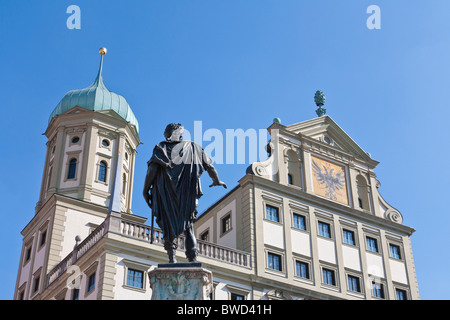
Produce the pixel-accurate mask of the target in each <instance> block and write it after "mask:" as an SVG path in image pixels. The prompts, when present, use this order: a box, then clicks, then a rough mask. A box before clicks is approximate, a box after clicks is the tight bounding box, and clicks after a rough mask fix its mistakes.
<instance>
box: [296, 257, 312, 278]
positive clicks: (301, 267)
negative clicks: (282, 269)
mask: <svg viewBox="0 0 450 320" xmlns="http://www.w3.org/2000/svg"><path fill="white" fill-rule="evenodd" d="M295 275H296V276H297V277H300V278H304V279H309V265H308V264H307V263H306V262H302V261H295Z"/></svg>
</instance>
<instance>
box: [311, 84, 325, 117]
mask: <svg viewBox="0 0 450 320" xmlns="http://www.w3.org/2000/svg"><path fill="white" fill-rule="evenodd" d="M314 102H315V103H316V106H318V107H319V108H318V109H317V110H316V114H317V116H318V117H321V116H323V115H324V114H325V113H327V109H325V108H322V106H323V105H324V104H325V95H324V94H323V92H322V91H320V90H317V91H316V94H315V95H314Z"/></svg>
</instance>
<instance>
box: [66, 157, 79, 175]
mask: <svg viewBox="0 0 450 320" xmlns="http://www.w3.org/2000/svg"><path fill="white" fill-rule="evenodd" d="M76 171H77V159H75V158H72V159H70V162H69V172H68V173H67V179H75V173H76Z"/></svg>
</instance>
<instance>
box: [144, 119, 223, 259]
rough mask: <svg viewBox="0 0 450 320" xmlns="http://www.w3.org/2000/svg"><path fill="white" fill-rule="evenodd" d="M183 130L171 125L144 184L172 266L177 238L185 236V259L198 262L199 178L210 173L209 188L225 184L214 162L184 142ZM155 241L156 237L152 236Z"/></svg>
mask: <svg viewBox="0 0 450 320" xmlns="http://www.w3.org/2000/svg"><path fill="white" fill-rule="evenodd" d="M183 132H184V128H183V126H182V125H181V124H179V123H171V124H169V125H168V126H167V127H166V130H165V131H164V137H165V138H166V141H162V142H160V143H159V144H157V145H156V146H155V148H154V149H153V155H152V157H151V158H150V160H149V161H148V162H147V165H148V170H147V176H146V177H145V183H144V198H145V201H146V203H147V204H148V206H149V207H150V208H151V210H152V225H153V220H154V219H153V217H155V218H156V223H157V224H158V225H159V226H160V227H161V229H162V231H163V237H164V248H165V249H166V251H167V254H168V256H169V263H175V262H176V259H175V252H176V249H177V238H178V237H179V236H180V235H181V234H182V233H184V236H185V249H186V257H187V259H188V260H189V262H196V261H197V255H198V249H197V240H196V238H195V235H194V231H193V223H194V221H195V219H196V215H197V205H198V199H199V198H200V197H201V196H202V195H203V193H202V190H201V186H200V176H201V175H202V173H203V172H204V171H206V172H208V174H209V176H210V177H211V179H212V180H213V183H212V184H211V185H210V187H213V186H223V187H225V188H226V187H227V186H226V184H225V183H224V182H222V181H220V180H219V177H218V175H217V171H216V169H215V168H214V167H213V165H212V161H211V159H210V158H209V157H208V156H207V154H206V153H205V151H204V150H203V148H202V147H200V146H199V145H198V144H196V143H194V142H192V141H183V140H182V136H183ZM151 237H152V239H153V235H151Z"/></svg>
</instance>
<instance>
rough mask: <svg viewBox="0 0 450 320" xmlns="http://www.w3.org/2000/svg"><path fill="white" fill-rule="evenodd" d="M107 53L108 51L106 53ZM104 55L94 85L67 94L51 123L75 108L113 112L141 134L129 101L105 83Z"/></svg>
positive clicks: (58, 106)
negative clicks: (103, 74)
mask: <svg viewBox="0 0 450 320" xmlns="http://www.w3.org/2000/svg"><path fill="white" fill-rule="evenodd" d="M105 53H106V51H105ZM103 55H104V53H103V54H102V57H101V60H100V69H99V71H98V75H97V78H96V79H95V81H94V83H93V84H92V85H91V86H89V87H87V88H85V89H80V90H72V91H69V92H67V93H66V95H65V96H64V98H62V100H61V101H60V102H59V103H58V105H57V106H56V108H55V110H53V112H52V114H51V115H50V118H49V122H50V121H51V120H52V119H53V118H54V117H56V116H58V115H60V114H63V113H65V112H66V111H68V110H70V109H72V108H73V107H75V106H79V107H83V108H86V109H89V110H93V111H105V110H113V111H115V112H116V113H117V114H118V115H119V116H120V117H122V118H123V119H124V120H125V121H127V122H128V123H129V124H130V125H132V126H134V127H135V128H136V131H137V132H139V124H138V121H137V119H136V117H135V115H134V113H133V111H132V110H131V108H130V105H129V104H128V102H127V100H125V98H124V97H123V96H121V95H119V94H117V93H114V92H111V91H109V90H108V89H107V88H106V86H105V84H104V83H103V77H102V69H103Z"/></svg>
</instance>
